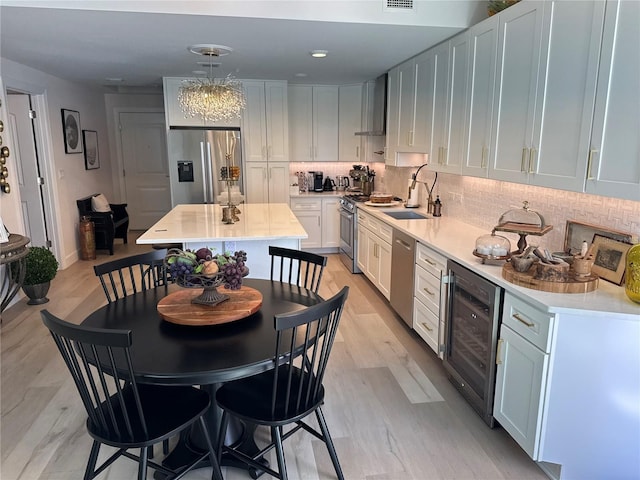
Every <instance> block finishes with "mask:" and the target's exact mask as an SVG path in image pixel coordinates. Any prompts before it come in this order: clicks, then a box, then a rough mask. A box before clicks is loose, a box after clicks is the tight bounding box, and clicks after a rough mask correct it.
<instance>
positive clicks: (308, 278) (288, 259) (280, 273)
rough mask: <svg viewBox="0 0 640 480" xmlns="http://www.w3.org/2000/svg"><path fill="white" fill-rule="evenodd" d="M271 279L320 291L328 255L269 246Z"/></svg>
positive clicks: (315, 291)
mask: <svg viewBox="0 0 640 480" xmlns="http://www.w3.org/2000/svg"><path fill="white" fill-rule="evenodd" d="M269 255H271V280H279V281H281V282H287V283H292V284H294V285H297V286H299V287H303V288H306V289H308V290H311V291H312V292H314V293H318V288H320V280H321V279H322V272H323V271H324V267H325V266H326V265H327V257H324V256H322V255H316V254H315V253H310V252H303V251H301V250H293V249H290V248H282V247H273V246H270V247H269Z"/></svg>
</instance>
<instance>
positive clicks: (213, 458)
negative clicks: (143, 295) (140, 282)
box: [41, 310, 222, 480]
mask: <svg viewBox="0 0 640 480" xmlns="http://www.w3.org/2000/svg"><path fill="white" fill-rule="evenodd" d="M41 313H42V320H43V322H44V324H45V325H46V326H47V328H48V329H49V330H50V332H51V336H52V337H53V339H54V340H55V342H56V345H57V346H58V349H59V350H60V353H61V354H62V357H63V358H64V361H65V363H66V365H67V367H68V368H69V371H70V372H71V376H72V377H73V380H74V382H75V384H76V387H77V388H78V392H79V393H80V398H81V399H82V403H83V405H84V407H85V410H86V412H87V415H88V419H87V423H86V427H87V431H88V432H89V435H91V437H93V446H92V447H91V453H90V455H89V460H88V462H87V468H86V470H85V475H84V478H85V480H90V479H93V478H95V477H96V476H98V475H99V474H100V473H101V472H102V471H103V470H104V469H106V468H107V467H108V466H109V465H111V464H112V463H113V462H114V461H115V460H117V459H118V458H119V457H121V456H124V457H127V458H130V459H132V460H135V461H137V462H138V479H139V480H143V479H146V478H147V468H148V467H151V468H153V469H155V470H158V471H160V472H162V473H163V474H165V475H167V477H166V478H170V479H175V478H181V477H182V475H183V474H185V473H186V472H188V471H190V470H191V469H193V468H194V467H195V466H196V465H197V464H198V463H200V462H201V461H203V460H206V459H207V457H208V458H209V460H210V462H211V465H212V466H213V474H212V478H214V479H216V480H222V473H221V471H220V466H219V463H218V459H217V455H216V452H215V450H214V449H213V444H212V442H211V438H210V436H209V434H208V432H207V427H206V423H205V421H204V417H203V416H204V414H205V412H206V411H207V410H208V409H209V406H210V404H211V398H210V396H209V394H208V393H207V392H205V391H204V390H200V389H198V388H195V387H191V386H164V385H145V384H138V383H137V378H136V372H135V369H134V368H133V365H132V361H131V353H130V347H131V345H132V340H133V339H132V335H131V331H130V330H111V329H98V328H88V327H83V326H81V325H74V324H72V323H68V322H65V321H64V320H61V319H59V318H57V317H55V316H54V315H52V314H51V313H49V312H48V311H47V310H43V311H42V312H41ZM196 422H198V423H199V424H200V427H201V429H202V432H203V435H204V438H205V440H206V442H207V445H208V447H209V448H208V450H207V451H206V452H203V453H202V454H199V455H197V458H195V459H194V460H193V461H192V462H191V463H190V464H189V465H186V466H185V467H183V468H182V469H181V470H180V471H177V472H176V471H172V470H170V469H168V468H166V467H164V466H162V465H159V464H157V463H155V462H153V461H150V460H149V459H148V458H147V457H148V453H149V450H150V449H152V448H153V445H155V444H157V443H160V442H163V441H165V440H167V439H169V437H171V436H173V435H176V434H179V433H181V432H183V431H185V430H187V429H189V428H191V427H192V425H193V424H195V423H196ZM101 445H109V446H111V447H115V448H117V449H118V450H117V451H116V452H115V453H113V454H112V455H111V456H110V457H109V458H108V459H106V460H105V461H104V462H103V463H102V464H101V465H100V466H99V467H98V468H97V469H96V468H95V467H96V463H97V460H98V453H99V451H100V446H101ZM137 448H139V449H140V455H135V454H134V453H131V452H130V451H129V450H130V449H137ZM163 478H164V477H163Z"/></svg>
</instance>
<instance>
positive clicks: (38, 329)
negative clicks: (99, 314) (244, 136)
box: [0, 233, 546, 480]
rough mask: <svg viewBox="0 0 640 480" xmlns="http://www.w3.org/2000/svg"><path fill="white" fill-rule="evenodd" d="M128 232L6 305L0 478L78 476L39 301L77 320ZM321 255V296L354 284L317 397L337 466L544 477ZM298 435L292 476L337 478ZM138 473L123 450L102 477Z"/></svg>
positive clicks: (68, 408)
mask: <svg viewBox="0 0 640 480" xmlns="http://www.w3.org/2000/svg"><path fill="white" fill-rule="evenodd" d="M135 237H136V235H135V233H132V234H131V235H130V240H129V244H128V245H127V246H124V245H122V244H120V243H117V245H116V255H115V256H114V257H110V256H109V255H106V254H104V252H100V253H99V254H98V258H97V259H96V260H95V261H78V262H76V263H75V264H73V265H72V266H71V267H69V268H67V269H66V270H64V271H61V272H59V273H58V275H57V277H56V278H55V279H54V281H53V282H52V287H51V290H50V292H49V295H48V297H49V298H50V299H51V301H50V302H49V303H47V304H45V305H43V306H27V305H26V300H24V299H22V300H21V301H20V302H19V303H17V304H15V305H14V306H12V307H11V308H9V309H8V310H7V311H5V312H4V314H3V319H2V326H1V328H0V346H1V352H2V355H1V362H2V365H1V389H2V391H1V402H2V403H1V425H0V427H1V431H0V433H1V437H0V443H1V449H0V462H1V463H0V478H2V480H17V479H21V480H36V479H39V480H73V479H80V478H82V475H83V472H84V468H85V465H86V460H87V458H88V455H89V450H90V446H91V439H90V437H89V435H88V434H87V433H86V431H85V427H84V422H85V413H84V410H83V408H82V405H81V403H80V400H79V397H78V394H77V391H76V390H75V387H74V386H73V384H72V382H71V379H70V376H69V373H68V371H67V369H66V367H64V364H63V363H62V360H61V358H60V355H59V353H58V351H57V349H56V348H55V345H54V343H53V340H52V339H51V337H50V336H49V334H48V331H47V330H46V329H45V327H44V326H43V324H42V322H41V319H40V314H39V312H40V310H41V309H43V308H46V309H48V310H50V311H51V312H52V313H54V314H55V315H58V316H60V317H62V318H65V319H67V320H68V321H71V322H75V323H80V322H81V321H82V320H83V319H84V318H85V317H86V316H87V315H88V314H89V313H90V312H92V311H93V310H95V309H96V308H98V307H99V306H101V305H103V304H105V303H106V300H105V298H104V294H103V292H102V290H101V288H100V286H99V283H98V280H97V278H96V277H95V276H94V274H93V268H92V267H93V265H95V264H99V263H103V262H106V261H109V260H112V259H114V258H117V257H119V256H125V255H130V254H133V253H139V252H142V251H146V250H148V247H144V246H138V245H136V244H135ZM329 257H330V258H329V264H328V267H327V269H326V270H325V272H326V273H325V276H324V277H323V282H322V287H321V289H320V293H321V294H322V295H323V296H324V297H325V298H326V297H328V296H330V295H332V294H333V293H336V292H337V291H338V290H339V289H340V288H341V287H342V286H343V285H345V284H346V285H350V287H351V290H350V294H349V299H348V301H347V305H346V308H345V311H344V314H343V316H342V321H341V325H340V329H339V335H338V338H337V340H336V343H335V345H334V350H333V352H332V358H331V362H330V364H329V367H328V371H327V374H326V376H327V378H326V382H325V386H326V388H327V401H326V406H325V407H324V411H325V415H326V417H327V421H328V424H329V428H330V430H331V433H332V436H333V438H334V441H335V444H336V449H337V452H338V456H339V458H340V462H341V464H342V468H343V471H344V474H345V478H346V479H347V480H412V479H414V480H426V479H487V480H489V479H491V480H493V479H518V480H520V479H545V478H546V476H545V475H544V474H543V473H542V471H541V470H540V469H539V468H538V466H537V465H536V464H535V463H534V462H533V461H532V460H531V459H529V457H527V455H526V454H525V453H524V452H523V451H522V450H521V449H520V447H518V445H517V444H516V443H515V442H514V441H513V440H512V439H511V438H510V437H509V435H507V434H506V432H505V431H504V430H502V429H500V428H497V429H494V430H492V429H490V428H488V427H487V426H486V425H485V424H484V423H483V422H482V421H481V420H480V418H479V417H478V416H477V415H476V414H475V413H474V411H473V410H472V409H471V407H469V405H468V404H467V403H466V402H465V401H464V399H462V397H461V396H460V395H459V393H458V392H457V391H456V390H455V389H454V388H453V386H452V385H451V384H450V383H449V382H448V380H447V378H446V376H445V374H444V370H443V368H442V366H441V362H440V360H439V359H438V358H437V357H436V356H435V354H434V353H433V352H432V351H430V350H429V349H428V347H427V346H426V345H425V344H424V343H423V342H422V340H421V339H420V338H419V337H418V336H417V335H416V334H415V333H414V332H413V331H411V330H410V329H408V328H407V327H406V326H405V325H404V323H403V322H402V320H401V319H400V318H399V317H397V316H396V315H395V314H394V312H393V311H392V310H391V308H390V307H389V305H388V302H387V301H386V300H385V299H384V298H383V297H382V296H381V295H380V294H379V293H378V292H377V291H376V290H375V289H374V288H373V287H372V286H371V284H370V283H369V282H368V281H367V280H366V279H365V278H364V276H362V275H351V274H350V273H349V272H348V271H347V270H346V269H345V268H344V267H343V265H342V263H341V262H340V261H339V259H338V258H337V256H335V255H330V256H329ZM248 263H249V264H250V263H251V259H249V260H248ZM260 433H261V434H263V432H260ZM296 435H297V436H296V437H294V438H292V439H291V440H289V441H288V442H287V443H286V455H287V465H288V470H289V475H290V478H291V480H298V479H300V480H302V479H304V480H313V479H325V478H329V479H331V478H335V473H334V471H333V467H332V465H331V461H330V459H329V456H328V454H327V453H326V449H325V447H324V444H323V443H322V442H320V441H318V440H315V439H312V438H313V437H312V436H311V435H308V434H303V433H298V434H296ZM103 450H104V447H103ZM156 455H157V457H156V459H157V458H159V457H158V455H160V451H159V449H157V450H156ZM101 456H102V457H104V456H105V455H104V453H103V454H102V455H101ZM271 460H272V462H273V463H274V464H275V461H274V460H275V459H274V458H272V459H271ZM223 473H224V475H225V478H226V479H228V480H235V479H248V478H249V476H248V475H247V474H246V473H245V472H243V471H240V470H237V469H232V468H224V469H223ZM210 475H211V470H210V469H201V470H198V471H195V472H191V473H190V474H189V475H187V476H186V477H185V478H187V479H206V478H210ZM135 476H136V464H135V463H133V462H131V461H129V460H127V459H121V460H119V461H117V462H116V463H115V464H114V465H112V466H111V467H110V468H109V469H108V470H107V471H106V472H105V473H103V474H102V475H101V477H99V478H101V479H104V480H125V479H132V478H135ZM149 478H152V476H151V474H150V475H149Z"/></svg>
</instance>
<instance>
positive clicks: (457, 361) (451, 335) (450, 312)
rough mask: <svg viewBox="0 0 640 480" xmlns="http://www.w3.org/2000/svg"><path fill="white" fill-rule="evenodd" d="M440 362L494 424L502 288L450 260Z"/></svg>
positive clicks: (473, 405)
mask: <svg viewBox="0 0 640 480" xmlns="http://www.w3.org/2000/svg"><path fill="white" fill-rule="evenodd" d="M447 269H448V271H449V274H448V279H447V283H448V284H449V289H448V305H447V307H448V308H447V319H446V324H445V325H446V327H445V352H444V359H443V366H444V368H445V370H446V372H447V375H448V377H449V380H451V382H452V383H453V384H454V385H455V386H456V388H457V389H458V390H459V391H460V393H462V395H463V396H464V397H465V398H466V399H467V401H468V402H469V403H470V404H471V406H472V407H473V408H474V409H475V410H476V411H477V412H478V413H479V414H480V416H481V417H482V419H483V420H484V421H485V422H486V423H487V424H488V425H489V426H490V427H493V426H494V418H493V397H494V393H495V383H496V348H497V341H498V330H499V327H500V318H501V315H502V311H501V310H502V297H503V289H502V288H500V287H498V286H497V285H494V284H493V283H491V282H489V281H488V280H486V279H484V278H483V277H481V276H479V275H477V274H475V273H473V272H472V271H471V270H468V269H466V268H465V267H463V266H462V265H459V264H457V263H455V262H453V261H451V260H449V262H448V263H447Z"/></svg>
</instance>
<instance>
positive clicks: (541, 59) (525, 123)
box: [489, 1, 640, 196]
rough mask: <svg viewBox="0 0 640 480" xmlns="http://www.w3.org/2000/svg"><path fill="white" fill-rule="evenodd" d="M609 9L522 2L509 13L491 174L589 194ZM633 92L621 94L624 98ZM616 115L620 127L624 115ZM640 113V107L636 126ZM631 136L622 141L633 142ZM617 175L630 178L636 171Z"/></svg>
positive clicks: (503, 19) (503, 28) (504, 16)
mask: <svg viewBox="0 0 640 480" xmlns="http://www.w3.org/2000/svg"><path fill="white" fill-rule="evenodd" d="M623 3H625V2H623ZM604 8H605V2H582V1H581V2H574V1H556V2H521V3H519V4H517V5H514V6H513V7H511V8H509V9H507V10H505V11H504V12H502V13H501V15H500V34H499V43H498V68H497V72H498V73H497V78H496V97H495V103H494V122H493V127H494V129H495V131H494V142H493V144H492V146H491V159H492V162H491V170H490V172H489V176H490V177H491V178H495V179H498V180H507V181H514V182H519V183H530V184H532V185H538V186H543V187H551V188H560V189H564V190H573V191H577V192H582V191H584V189H585V176H586V173H587V172H586V170H587V164H588V158H589V157H590V155H589V138H590V136H591V125H592V121H593V116H592V112H593V111H594V103H595V101H596V84H597V83H596V82H597V81H598V80H597V79H598V62H599V58H600V55H601V52H602V53H603V54H605V52H606V50H607V49H610V48H611V47H607V46H606V44H604V43H603V44H602V50H601V40H602V38H603V37H602V32H603V25H604V18H605V17H604ZM629 40H631V39H629ZM636 40H637V35H636ZM627 48H629V47H627ZM605 56H606V55H605ZM631 57H634V55H633V54H631V52H629V55H626V56H625V61H624V63H625V67H626V63H627V58H629V59H631ZM635 58H636V63H637V54H636V55H635ZM525 59H526V60H525ZM601 68H602V67H601ZM604 78H606V75H605V77H604ZM637 78H638V77H637V75H636V85H635V95H636V96H637V94H638V82H637ZM598 83H599V81H598ZM632 91H633V90H632V89H631V88H629V89H627V90H626V93H624V94H623V95H621V97H622V98H626V99H627V100H623V103H624V102H628V98H630V97H629V95H631V92H632ZM609 114H611V111H609ZM611 118H615V120H613V121H614V122H615V124H616V128H618V127H619V126H620V125H621V117H620V116H619V115H613V116H611ZM637 118H638V115H637V110H636V122H635V126H636V127H637V126H638V121H637ZM630 128H631V130H630V131H632V129H633V127H632V126H630ZM636 131H637V130H636ZM633 137H634V138H637V135H634V136H633ZM628 138H629V137H627V139H625V142H620V143H619V144H618V145H623V147H622V148H626V147H625V146H630V143H629V141H628ZM618 145H617V146H616V148H618ZM636 147H637V144H636ZM635 151H636V154H635V161H636V165H635V171H636V174H637V176H636V184H635V186H636V188H638V178H640V167H638V166H637V160H638V157H637V148H636V150H635ZM617 153H619V152H616V154H617ZM618 162H619V160H618V159H616V165H619V163H618ZM614 168H616V167H614ZM620 173H621V172H620V171H618V174H620ZM617 178H618V179H619V180H621V181H627V179H628V178H629V177H628V172H625V174H623V175H619V176H618V177H617ZM616 188H617V187H614V189H616ZM620 195H621V192H620V191H618V192H617V196H620Z"/></svg>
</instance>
